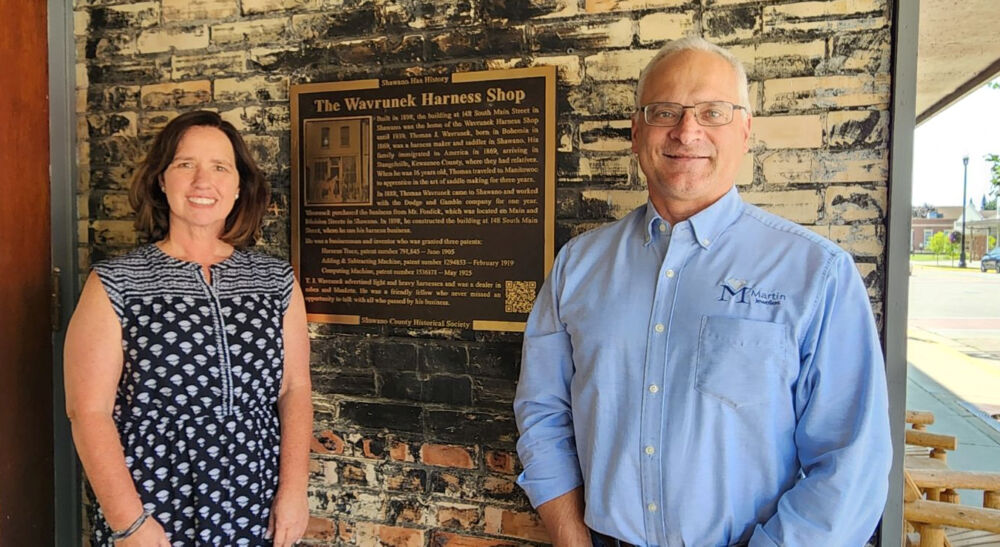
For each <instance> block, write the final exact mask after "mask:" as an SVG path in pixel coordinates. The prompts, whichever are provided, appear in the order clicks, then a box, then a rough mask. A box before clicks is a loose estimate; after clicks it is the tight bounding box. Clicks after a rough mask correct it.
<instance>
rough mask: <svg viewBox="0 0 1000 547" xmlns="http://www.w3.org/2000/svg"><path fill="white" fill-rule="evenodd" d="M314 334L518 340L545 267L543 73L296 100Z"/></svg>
mask: <svg viewBox="0 0 1000 547" xmlns="http://www.w3.org/2000/svg"><path fill="white" fill-rule="evenodd" d="M291 110H292V121H293V125H292V179H293V180H292V217H293V218H292V222H293V223H292V262H293V264H294V266H295V268H296V271H297V272H298V274H299V280H300V282H301V284H302V291H303V293H304V295H305V300H306V311H307V314H308V316H309V319H310V320H311V321H320V322H329V323H342V324H355V325H358V324H360V325H392V326H399V327H428V328H439V327H444V328H472V329H478V330H506V331H519V330H523V329H524V322H525V320H526V319H527V315H528V312H529V311H531V305H532V303H533V302H534V298H535V295H536V294H537V292H538V289H539V288H540V287H541V284H542V281H543V280H544V278H545V275H547V273H548V270H549V268H551V265H552V260H553V254H554V247H555V233H554V230H555V228H554V216H555V69H554V67H535V68H526V69H511V70H498V71H486V72H464V73H454V74H451V75H448V76H414V77H409V78H405V79H399V80H390V79H382V80H376V79H372V80H356V81H349V82H328V83H317V84H304V85H297V86H293V87H292V96H291Z"/></svg>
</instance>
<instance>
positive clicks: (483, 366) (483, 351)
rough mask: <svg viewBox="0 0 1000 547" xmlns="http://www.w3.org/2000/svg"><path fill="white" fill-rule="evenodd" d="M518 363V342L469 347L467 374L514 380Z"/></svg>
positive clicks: (519, 352) (519, 353)
mask: <svg viewBox="0 0 1000 547" xmlns="http://www.w3.org/2000/svg"><path fill="white" fill-rule="evenodd" d="M520 362H521V341H520V340H517V341H516V342H511V343H488V344H479V345H475V346H470V347H469V372H471V373H472V374H474V375H477V376H485V377H488V378H500V379H505V380H516V379H517V374H518V370H519V368H520Z"/></svg>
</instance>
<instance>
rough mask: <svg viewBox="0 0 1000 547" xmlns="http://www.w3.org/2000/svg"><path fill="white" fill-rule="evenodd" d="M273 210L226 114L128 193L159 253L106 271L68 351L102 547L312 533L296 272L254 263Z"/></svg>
mask: <svg viewBox="0 0 1000 547" xmlns="http://www.w3.org/2000/svg"><path fill="white" fill-rule="evenodd" d="M269 199H270V190H269V188H268V185H267V182H266V180H265V179H264V177H263V176H262V174H261V172H260V170H259V169H258V168H257V166H256V164H255V163H254V161H253V158H252V157H251V156H250V153H249V151H248V150H247V147H246V144H244V142H243V140H242V138H240V136H239V134H238V133H237V132H236V129H235V128H234V127H233V126H232V125H231V124H229V123H228V122H225V121H223V120H222V119H221V118H220V117H219V115H218V114H216V113H214V112H205V111H199V112H189V113H186V114H183V115H181V116H178V117H177V118H175V119H174V120H173V121H171V122H170V123H169V124H167V126H166V127H165V128H164V129H163V131H162V132H161V133H160V134H159V135H157V137H156V139H155V140H154V142H153V146H152V149H151V150H150V152H149V155H148V157H146V159H145V160H144V161H143V163H142V164H141V165H140V166H139V168H138V170H137V172H136V173H135V175H134V176H133V179H132V187H131V190H130V193H129V200H130V202H131V204H132V207H133V208H134V209H135V211H136V216H137V219H136V227H137V228H138V229H139V230H140V231H143V232H145V233H147V234H149V235H150V236H151V239H152V240H153V241H154V242H155V243H151V244H148V245H145V246H142V247H139V248H138V249H136V250H134V251H132V252H131V253H129V254H126V255H124V256H122V257H119V258H115V259H112V260H108V261H105V262H101V263H98V264H95V265H94V272H93V273H91V274H90V277H89V278H88V279H87V282H86V285H85V286H84V289H83V293H82V295H81V296H80V302H79V304H78V306H77V309H76V312H75V313H74V314H73V319H72V320H71V321H70V325H69V328H68V331H67V334H66V345H65V363H66V374H65V377H66V400H67V403H66V407H67V409H68V414H69V418H70V420H71V423H72V427H73V439H74V440H75V442H76V448H77V452H78V453H79V455H80V460H81V461H82V462H83V467H84V470H85V471H86V474H87V478H88V479H89V481H90V484H91V486H92V487H93V490H94V493H95V494H96V496H97V501H98V504H99V506H100V509H99V511H98V515H97V518H96V520H97V522H95V523H94V526H93V530H94V543H95V544H97V545H117V546H120V547H130V546H133V545H134V546H153V545H155V546H160V545H164V546H166V545H269V544H271V542H272V540H273V544H274V545H275V546H285V545H291V544H293V543H295V542H296V541H298V540H299V539H300V538H301V536H302V534H303V533H304V532H305V528H306V524H307V521H308V518H309V515H308V503H307V497H306V485H307V482H308V459H309V439H310V436H311V432H312V403H311V399H310V392H311V386H310V381H309V338H308V335H307V331H306V317H305V304H304V302H303V298H302V293H301V291H300V289H299V287H298V285H297V284H296V282H295V279H294V277H293V273H292V269H291V267H290V266H289V265H288V264H287V263H285V262H283V261H280V260H277V259H274V258H271V257H268V256H265V255H263V254H259V253H255V252H251V251H247V250H245V247H247V246H249V245H252V244H253V243H254V242H255V240H256V236H257V234H258V233H259V231H260V226H261V221H262V217H263V214H264V211H265V209H266V208H267V205H268V201H269ZM279 454H280V458H279Z"/></svg>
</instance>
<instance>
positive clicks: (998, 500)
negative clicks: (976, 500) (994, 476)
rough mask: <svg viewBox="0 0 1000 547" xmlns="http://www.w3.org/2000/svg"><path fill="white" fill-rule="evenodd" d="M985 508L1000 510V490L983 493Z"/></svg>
mask: <svg viewBox="0 0 1000 547" xmlns="http://www.w3.org/2000/svg"><path fill="white" fill-rule="evenodd" d="M983 507H985V508H987V509H1000V490H986V491H985V492H983Z"/></svg>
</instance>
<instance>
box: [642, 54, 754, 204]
mask: <svg viewBox="0 0 1000 547" xmlns="http://www.w3.org/2000/svg"><path fill="white" fill-rule="evenodd" d="M737 86H738V84H737V78H736V73H735V71H733V68H732V66H730V65H729V63H728V62H727V61H726V60H725V59H723V58H722V57H719V56H718V55H716V54H714V53H710V52H707V51H697V50H695V51H681V52H678V53H675V54H673V55H670V56H669V57H667V58H665V59H663V60H661V61H659V62H658V63H657V64H656V65H655V66H654V67H653V68H652V70H651V71H650V73H649V74H648V75H647V77H646V84H645V88H644V89H643V92H642V97H640V103H639V104H640V106H643V105H647V104H649V103H658V102H672V103H679V104H683V105H688V106H690V105H694V104H697V103H701V102H706V101H727V102H730V103H733V104H739V92H738V90H737ZM749 137H750V116H749V114H748V113H747V112H745V111H743V110H736V111H735V112H734V113H733V121H732V122H730V123H729V124H727V125H722V126H716V127H704V126H701V125H698V122H697V121H696V120H695V119H694V112H693V111H692V110H690V109H688V110H685V112H684V116H683V118H682V119H681V122H680V123H679V124H677V125H676V126H673V127H658V126H651V125H649V124H647V123H646V122H645V120H644V119H643V116H642V112H641V111H640V112H638V113H636V114H635V115H634V116H633V117H632V151H633V152H634V153H635V154H636V155H637V156H638V158H639V166H640V167H641V168H642V172H643V173H644V174H645V175H646V180H647V184H648V186H649V194H650V199H651V200H652V202H653V204H654V205H655V206H656V207H657V209H658V210H659V211H660V213H661V214H666V213H667V211H665V210H664V207H666V209H667V210H678V211H686V212H688V213H690V214H687V215H685V216H684V218H686V217H687V216H690V215H691V214H694V213H697V212H698V211H700V210H702V209H704V208H705V207H708V206H709V205H711V204H712V203H714V202H715V201H716V200H717V199H719V198H720V197H722V195H723V194H725V193H726V192H728V191H729V189H730V188H731V187H732V185H733V183H734V181H735V180H736V172H737V171H738V170H739V166H740V162H741V160H742V157H743V155H744V154H745V153H746V152H747V149H748V148H747V146H748V145H747V143H748V139H749ZM669 216H672V217H676V216H678V215H676V214H669ZM668 220H671V221H672V220H673V219H668ZM680 220H683V219H680Z"/></svg>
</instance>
